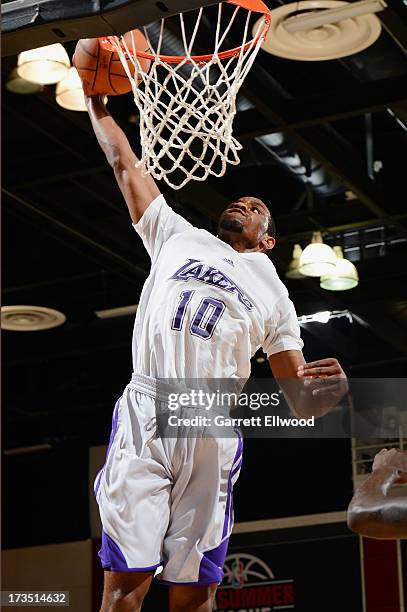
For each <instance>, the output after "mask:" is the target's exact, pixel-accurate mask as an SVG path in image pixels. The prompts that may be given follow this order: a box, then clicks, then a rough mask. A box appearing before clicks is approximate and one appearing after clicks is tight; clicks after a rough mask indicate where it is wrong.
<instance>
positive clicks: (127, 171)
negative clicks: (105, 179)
mask: <svg viewBox="0 0 407 612" xmlns="http://www.w3.org/2000/svg"><path fill="white" fill-rule="evenodd" d="M85 93H86V92H85ZM85 100H86V106H87V109H88V113H89V117H90V120H91V122H92V126H93V129H94V131H95V135H96V138H97V139H98V142H99V144H100V146H101V148H102V150H103V151H104V153H105V155H106V158H107V161H108V162H109V164H110V165H111V167H112V168H113V170H114V174H115V177H116V180H117V183H118V185H119V187H120V190H121V192H122V194H123V197H124V199H125V200H126V204H127V207H128V209H129V213H130V216H131V219H132V221H133V223H138V221H139V220H140V219H141V217H142V216H143V213H144V211H145V210H146V208H147V207H148V206H149V204H151V202H152V201H153V200H155V198H156V197H157V196H159V195H160V190H159V189H158V187H157V185H156V183H155V181H154V179H153V178H152V177H151V176H150V175H147V176H143V174H142V171H141V170H140V169H139V168H135V164H136V162H137V161H138V159H137V156H136V155H135V153H134V152H133V150H132V148H131V146H130V143H129V141H128V140H127V137H126V135H125V133H124V132H123V130H122V129H121V128H120V127H119V126H118V125H117V123H116V122H115V120H114V119H113V117H112V116H111V115H110V113H109V112H108V110H107V109H106V106H105V104H104V103H103V100H102V96H88V95H85Z"/></svg>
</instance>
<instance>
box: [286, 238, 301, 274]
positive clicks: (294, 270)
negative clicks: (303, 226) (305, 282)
mask: <svg viewBox="0 0 407 612" xmlns="http://www.w3.org/2000/svg"><path fill="white" fill-rule="evenodd" d="M301 254H302V248H301V245H300V244H295V245H294V249H293V258H292V260H291V262H290V265H289V266H288V269H287V272H286V273H285V275H286V278H290V279H292V280H293V279H294V280H295V279H301V278H304V274H301V272H300V271H299V265H300V257H301Z"/></svg>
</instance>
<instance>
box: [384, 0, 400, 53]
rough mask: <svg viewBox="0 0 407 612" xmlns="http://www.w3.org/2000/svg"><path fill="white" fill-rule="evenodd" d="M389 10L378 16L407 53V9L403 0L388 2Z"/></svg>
mask: <svg viewBox="0 0 407 612" xmlns="http://www.w3.org/2000/svg"><path fill="white" fill-rule="evenodd" d="M386 3H387V8H386V9H385V10H384V11H382V12H381V13H380V15H378V17H379V18H380V21H381V22H382V25H383V27H384V29H385V30H386V32H388V34H390V36H391V37H392V39H393V40H394V42H395V43H396V44H397V45H398V46H399V47H400V49H401V50H402V51H403V52H404V53H407V8H406V7H405V5H404V6H403V2H402V0H386Z"/></svg>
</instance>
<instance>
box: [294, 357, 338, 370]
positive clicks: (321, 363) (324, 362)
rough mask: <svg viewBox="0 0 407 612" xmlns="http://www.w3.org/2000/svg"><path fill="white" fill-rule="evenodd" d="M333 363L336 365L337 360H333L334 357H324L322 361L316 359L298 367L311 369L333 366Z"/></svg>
mask: <svg viewBox="0 0 407 612" xmlns="http://www.w3.org/2000/svg"><path fill="white" fill-rule="evenodd" d="M335 363H337V364H338V365H339V363H338V360H337V359H335V358H334V357H326V358H324V359H317V360H316V361H309V362H308V363H304V364H303V365H301V366H299V367H300V368H304V369H306V368H313V367H316V366H324V365H334V364H335Z"/></svg>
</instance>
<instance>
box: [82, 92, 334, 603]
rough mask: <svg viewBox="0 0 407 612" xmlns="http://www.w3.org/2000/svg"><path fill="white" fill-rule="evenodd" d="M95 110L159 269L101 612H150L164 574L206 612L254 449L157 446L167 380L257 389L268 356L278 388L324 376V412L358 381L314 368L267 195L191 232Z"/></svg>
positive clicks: (104, 484) (119, 438)
mask: <svg viewBox="0 0 407 612" xmlns="http://www.w3.org/2000/svg"><path fill="white" fill-rule="evenodd" d="M85 91H86V86H85ZM86 102H87V108H88V112H89V116H90V119H91V122H92V125H93V128H94V131H95V134H96V137H97V139H98V141H99V144H100V146H101V148H102V150H103V151H104V152H105V154H106V158H107V161H108V162H109V164H110V166H111V167H112V168H113V171H114V174H115V177H116V180H117V183H118V185H119V187H120V189H121V191H122V194H123V196H124V199H125V201H126V203H127V206H128V209H129V213H130V217H131V220H132V222H133V226H134V229H135V230H136V232H137V233H138V234H139V236H140V237H141V238H142V240H143V243H144V246H145V248H146V250H147V252H148V254H149V256H150V258H151V272H150V276H149V277H148V279H147V281H146V283H145V285H144V288H143V292H142V295H141V297H140V302H139V306H138V310H137V316H136V321H135V326H134V335H133V366H134V373H133V376H132V380H131V382H130V384H129V385H128V386H127V387H126V389H125V391H124V393H123V396H122V398H121V399H120V400H119V401H118V403H117V404H116V407H115V410H114V415H113V427H112V434H111V439H110V444H109V450H108V453H107V458H106V463H105V466H104V468H103V469H102V470H101V472H100V473H99V475H98V477H97V479H96V482H95V492H96V496H97V500H98V503H99V508H100V514H101V519H102V524H103V541H102V549H101V551H100V553H99V555H100V557H101V560H102V565H103V567H104V568H105V570H106V572H105V587H104V595H103V603H102V612H107V611H109V612H110V611H124V610H126V611H127V610H129V611H130V610H131V611H132V612H134V611H136V610H140V609H141V605H142V601H143V598H144V596H145V595H146V593H147V590H148V588H149V586H150V583H151V580H152V577H153V575H154V572H155V570H156V568H158V567H159V566H162V567H163V571H162V573H161V574H160V579H161V580H162V582H164V583H167V584H169V585H170V610H171V612H183V611H185V612H186V611H187V612H208V611H210V610H212V607H213V603H214V597H215V590H216V587H217V585H218V584H219V583H220V582H221V580H222V576H223V574H222V567H223V563H224V559H225V555H226V551H227V545H228V539H229V535H230V533H231V530H232V525H233V507H232V488H233V484H234V482H235V481H236V480H237V478H238V475H239V470H240V466H241V455H242V440H241V439H240V437H239V436H238V437H236V438H231V439H226V440H225V439H215V438H208V439H190V438H186V439H183V440H177V439H170V438H168V439H165V438H160V437H158V436H156V435H155V432H154V415H155V400H156V392H157V384H156V379H157V378H167V379H168V378H172V379H185V378H195V379H196V378H201V379H214V378H236V379H237V378H240V379H244V380H246V379H247V378H248V377H249V375H250V358H251V357H252V356H253V354H254V353H255V352H256V351H257V349H258V348H259V347H263V350H264V351H265V352H266V353H267V355H268V359H269V362H270V366H271V368H272V371H273V374H274V376H275V377H276V378H279V379H289V378H297V379H298V378H307V380H308V377H322V379H323V380H324V381H325V386H322V385H321V386H320V387H319V388H314V387H315V384H316V383H315V381H314V380H311V383H312V384H313V385H314V387H313V393H314V395H315V394H316V393H317V394H320V399H321V402H320V405H321V406H322V408H323V409H326V407H328V406H329V405H332V404H335V403H337V401H338V397H340V395H342V394H343V392H342V391H339V393H338V390H337V387H336V385H337V382H338V380H339V381H341V380H342V381H343V380H346V376H345V374H344V372H343V370H342V368H341V366H340V365H339V363H338V361H337V360H336V359H333V358H332V359H331V358H330V359H322V360H320V361H317V362H313V363H308V364H307V363H305V361H304V358H303V355H302V351H301V349H302V346H303V343H302V340H301V338H300V331H299V325H298V322H297V317H296V313H295V310H294V307H293V304H292V302H291V301H290V299H289V297H288V293H287V290H286V288H285V286H284V285H283V283H282V282H281V281H280V279H279V278H278V276H277V273H276V270H275V268H274V266H273V264H272V262H271V261H270V259H269V258H268V256H267V253H268V252H269V251H271V249H272V248H273V247H274V244H275V226H274V221H273V218H272V216H271V214H270V212H269V210H268V208H267V206H266V205H265V204H264V203H263V202H262V201H261V200H259V199H258V198H255V197H241V198H239V199H238V200H236V201H234V202H232V203H231V204H230V205H229V206H228V207H227V208H226V210H224V211H223V213H222V214H221V217H220V221H219V227H218V236H217V237H215V236H213V235H212V234H210V233H209V232H207V231H205V230H202V229H197V228H195V227H193V226H192V225H191V224H190V223H188V222H187V221H186V220H185V219H183V218H182V217H181V216H180V215H178V214H176V213H175V212H174V211H173V210H172V209H171V208H170V207H169V206H168V204H167V203H166V201H165V199H164V197H163V196H162V194H161V193H160V190H159V188H158V187H157V185H156V183H155V182H154V180H153V179H152V177H151V176H142V173H141V170H139V169H137V168H135V163H136V162H137V161H138V160H137V157H136V155H135V154H134V153H133V151H132V149H131V147H130V145H129V143H128V140H127V138H126V136H125V134H124V133H123V132H122V130H121V129H120V128H119V127H118V125H117V124H116V123H115V121H114V120H113V118H112V117H111V116H110V114H109V113H108V111H107V110H106V108H105V106H104V104H103V101H102V99H101V97H98V96H86ZM326 383H328V384H326ZM287 399H288V401H289V403H290V405H291V406H292V409H293V411H294V412H295V414H300V415H301V414H307V415H308V414H309V406H307V405H305V404H304V411H303V412H302V404H301V402H297V400H296V398H293V397H288V398H287Z"/></svg>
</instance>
